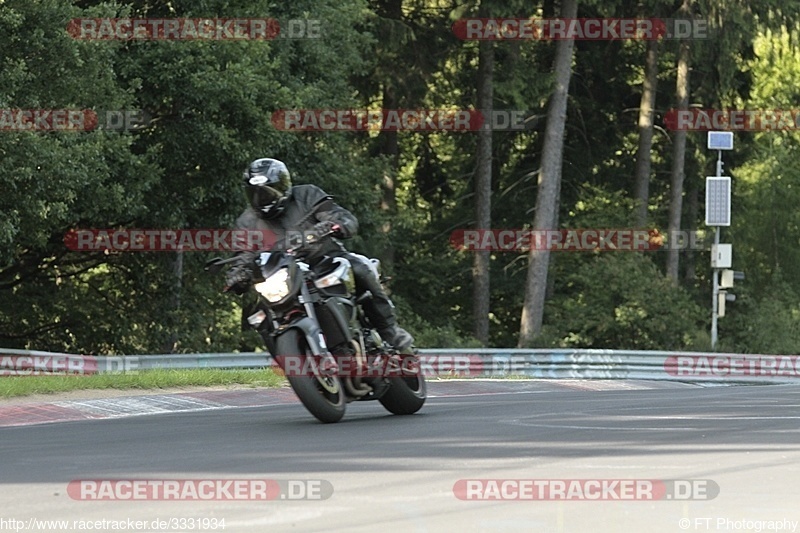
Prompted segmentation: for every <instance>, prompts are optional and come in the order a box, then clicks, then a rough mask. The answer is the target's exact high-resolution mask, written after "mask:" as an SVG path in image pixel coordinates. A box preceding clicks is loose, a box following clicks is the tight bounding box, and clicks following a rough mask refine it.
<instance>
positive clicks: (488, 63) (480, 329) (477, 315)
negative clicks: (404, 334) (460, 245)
mask: <svg viewBox="0 0 800 533" xmlns="http://www.w3.org/2000/svg"><path fill="white" fill-rule="evenodd" d="M484 15H485V13H484ZM478 49H479V53H478V56H479V58H478V109H480V110H481V112H482V113H484V116H485V117H490V116H491V115H492V111H493V109H494V104H493V98H494V97H493V94H494V92H493V79H492V78H493V73H494V46H493V43H492V42H491V41H481V42H480V45H479V46H478ZM490 126H491V125H490V124H488V123H486V124H484V128H483V129H481V131H480V132H478V157H477V165H476V168H475V227H476V229H479V230H482V229H483V230H488V229H489V228H490V227H491V225H492V213H491V210H492V128H491V127H490ZM490 254H491V253H490V252H489V251H479V252H476V253H475V256H474V259H473V266H472V283H473V285H472V287H473V289H472V309H473V320H474V322H475V338H477V339H478V340H479V341H481V342H482V343H484V344H486V343H488V342H489V309H490V305H489V304H490V296H491V292H490V287H491V279H490V274H489V273H490V269H489V261H490Z"/></svg>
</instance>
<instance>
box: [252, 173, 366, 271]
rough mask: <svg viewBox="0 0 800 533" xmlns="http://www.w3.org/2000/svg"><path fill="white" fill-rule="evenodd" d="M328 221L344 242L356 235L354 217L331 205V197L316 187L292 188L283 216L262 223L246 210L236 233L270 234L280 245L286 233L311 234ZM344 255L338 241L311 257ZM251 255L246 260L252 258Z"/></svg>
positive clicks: (326, 244)
mask: <svg viewBox="0 0 800 533" xmlns="http://www.w3.org/2000/svg"><path fill="white" fill-rule="evenodd" d="M322 221H331V222H334V223H336V224H338V225H339V226H340V228H341V229H340V234H341V237H342V238H344V239H347V238H350V237H352V236H353V235H355V234H356V233H357V232H358V219H356V217H355V216H353V214H352V213H351V212H350V211H348V210H347V209H345V208H344V207H342V206H340V205H339V204H337V203H336V202H334V201H333V197H332V196H330V195H328V194H327V193H326V192H325V191H323V190H322V189H320V188H319V187H317V186H316V185H295V186H294V187H292V188H291V197H290V199H289V201H288V202H287V204H286V207H285V209H284V210H283V212H282V213H281V214H280V215H279V216H277V217H275V218H271V219H265V218H263V217H262V216H261V214H259V213H258V211H256V210H255V209H253V208H252V207H248V208H247V209H246V210H245V211H244V213H242V214H241V215H240V216H239V218H238V219H236V228H237V229H249V230H260V231H271V232H273V233H274V234H275V237H276V238H277V239H278V240H279V241H281V242H282V241H283V239H284V238H285V235H286V231H287V230H300V231H303V230H310V229H313V227H314V224H316V223H317V222H322ZM344 253H347V250H346V249H345V247H344V245H343V244H342V243H341V242H340V241H339V240H338V239H333V238H329V239H325V241H323V242H322V243H320V245H319V248H318V249H317V251H316V252H315V253H314V255H315V256H316V255H342V254H344ZM256 254H257V252H252V255H251V256H250V257H248V260H250V259H251V258H255V255H256Z"/></svg>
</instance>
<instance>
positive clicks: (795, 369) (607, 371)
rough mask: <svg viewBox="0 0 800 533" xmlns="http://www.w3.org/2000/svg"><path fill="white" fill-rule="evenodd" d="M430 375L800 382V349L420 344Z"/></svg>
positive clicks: (11, 359)
mask: <svg viewBox="0 0 800 533" xmlns="http://www.w3.org/2000/svg"><path fill="white" fill-rule="evenodd" d="M420 356H421V357H420V359H421V369H422V372H423V373H424V374H425V375H426V376H429V377H433V376H452V377H480V378H502V377H512V376H519V377H527V378H539V379H643V380H660V381H664V380H669V381H683V382H706V383H707V382H719V383H731V382H740V383H792V382H797V383H800V356H794V355H792V356H789V355H786V356H784V355H744V354H723V353H701V352H668V351H636V350H597V349H574V350H570V349H530V350H526V349H438V348H434V349H423V350H420ZM274 364H275V363H274V361H273V360H272V358H271V357H270V355H269V354H268V353H265V352H255V353H249V352H244V353H200V354H153V355H133V356H107V357H106V356H82V355H71V354H59V353H50V352H38V351H29V350H5V349H2V348H0V376H9V375H37V374H100V373H115V372H120V373H122V372H135V371H139V370H150V369H157V368H167V369H192V368H218V369H225V368H229V369H233V368H239V369H248V368H249V369H258V368H267V367H270V366H273V365H274Z"/></svg>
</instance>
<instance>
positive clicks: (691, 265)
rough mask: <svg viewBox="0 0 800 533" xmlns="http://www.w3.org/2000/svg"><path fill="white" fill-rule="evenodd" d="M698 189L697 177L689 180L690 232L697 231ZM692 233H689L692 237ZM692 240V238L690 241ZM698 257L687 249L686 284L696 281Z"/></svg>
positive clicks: (688, 214)
mask: <svg viewBox="0 0 800 533" xmlns="http://www.w3.org/2000/svg"><path fill="white" fill-rule="evenodd" d="M698 192H699V189H698V180H697V179H690V180H689V190H687V191H686V199H687V201H688V203H689V205H688V206H687V209H686V219H687V220H688V221H689V224H688V226H687V228H688V230H689V231H690V232H696V231H697V214H698V213H699V212H700V200H699V198H698V196H699V194H698ZM691 235H692V233H689V236H690V238H691ZM689 242H690V243H691V242H692V241H691V240H690V241H689ZM696 259H697V254H696V253H695V252H694V251H693V250H692V249H691V248H689V249H688V250H687V251H686V266H685V268H684V271H685V274H684V277H683V279H685V280H686V284H687V285H689V286H691V285H692V284H693V283H694V282H695V278H696V277H697V273H696V272H695V262H696Z"/></svg>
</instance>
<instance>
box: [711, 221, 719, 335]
mask: <svg viewBox="0 0 800 533" xmlns="http://www.w3.org/2000/svg"><path fill="white" fill-rule="evenodd" d="M714 244H719V226H717V227H716V228H715V230H714ZM711 276H712V280H713V288H712V290H711V349H712V350H715V349H716V348H717V337H718V332H717V320H719V309H718V305H719V269H717V268H715V269H712V271H711Z"/></svg>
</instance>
